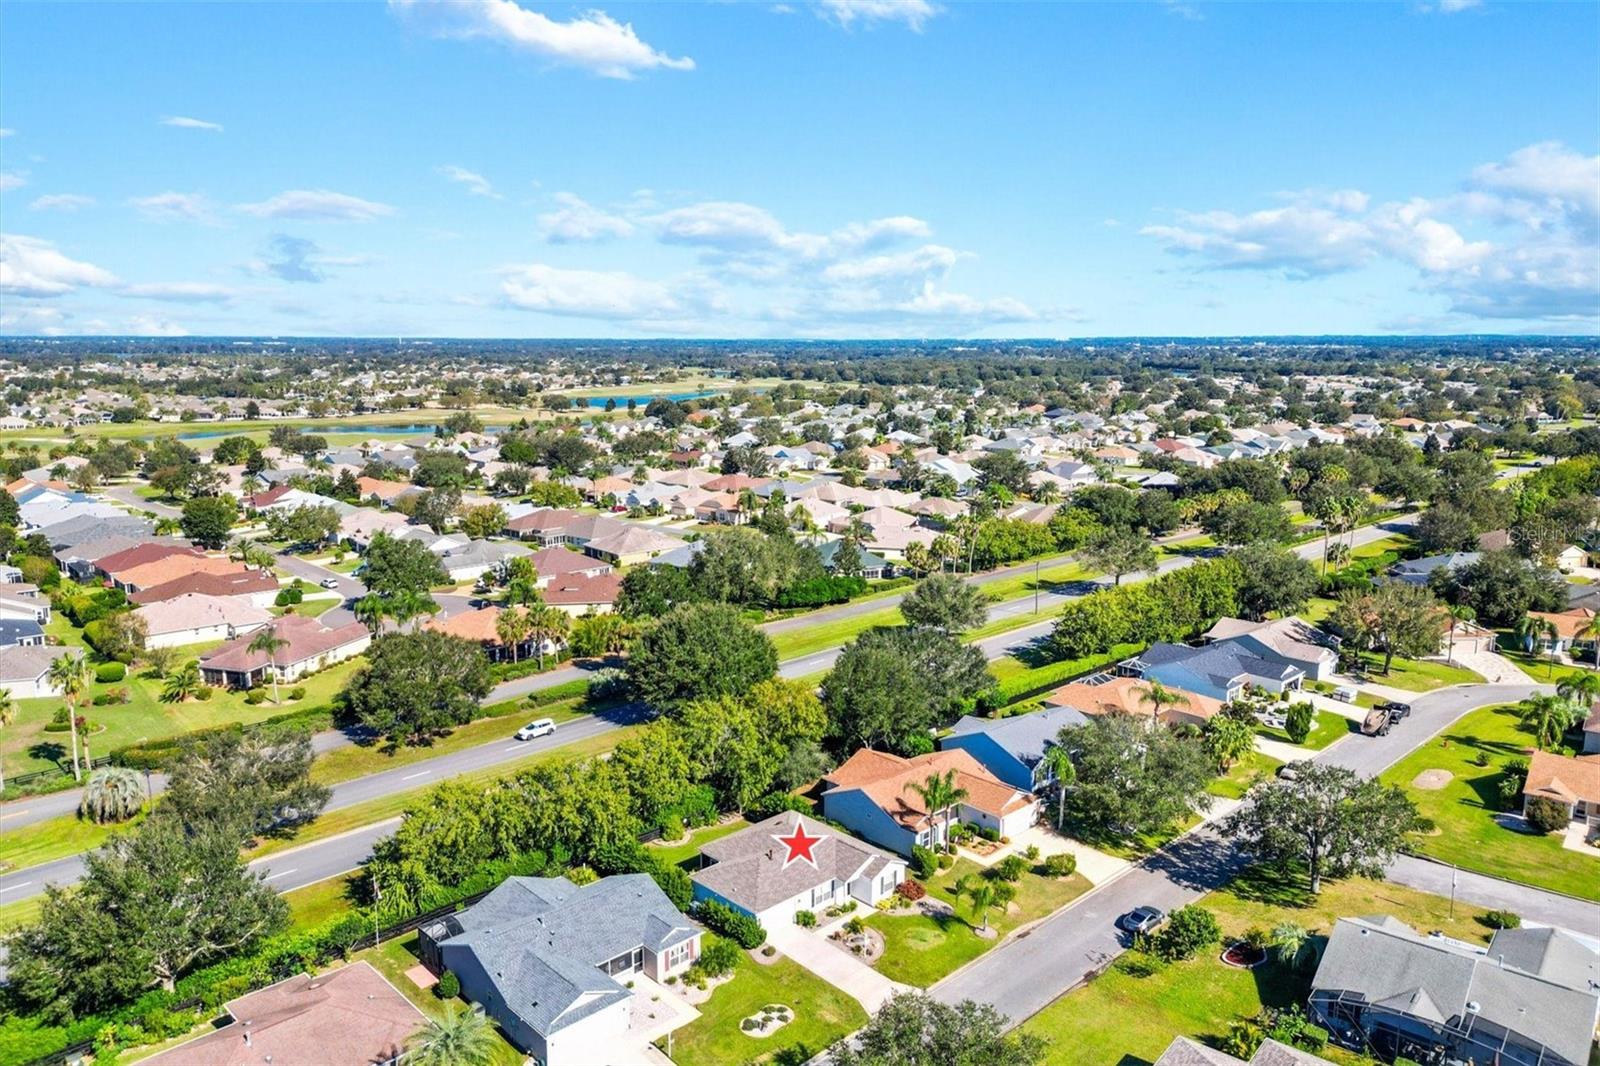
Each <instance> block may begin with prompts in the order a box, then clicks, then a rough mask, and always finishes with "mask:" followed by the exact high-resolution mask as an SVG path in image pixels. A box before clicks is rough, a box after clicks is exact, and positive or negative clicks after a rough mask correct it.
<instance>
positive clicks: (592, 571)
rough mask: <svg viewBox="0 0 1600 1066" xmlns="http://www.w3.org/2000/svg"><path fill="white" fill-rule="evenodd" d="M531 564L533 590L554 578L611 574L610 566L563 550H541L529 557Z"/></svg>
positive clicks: (545, 584)
mask: <svg viewBox="0 0 1600 1066" xmlns="http://www.w3.org/2000/svg"><path fill="white" fill-rule="evenodd" d="M527 558H528V561H529V562H530V563H532V564H533V570H534V573H535V574H537V575H538V577H537V578H536V579H535V580H534V587H535V588H541V589H542V588H544V587H546V586H547V585H549V584H550V582H551V581H553V580H555V579H556V578H572V577H599V576H600V575H601V574H609V573H611V564H610V563H608V562H606V561H605V560H603V559H596V558H595V557H594V556H592V555H581V554H579V553H578V552H574V551H568V550H567V549H565V548H541V549H539V550H538V551H536V552H534V553H533V554H532V555H529V556H528V557H527Z"/></svg>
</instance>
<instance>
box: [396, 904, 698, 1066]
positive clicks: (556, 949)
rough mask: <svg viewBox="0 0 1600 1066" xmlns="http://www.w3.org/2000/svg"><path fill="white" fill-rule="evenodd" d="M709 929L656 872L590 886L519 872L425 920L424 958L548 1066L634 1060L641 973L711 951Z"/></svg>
mask: <svg viewBox="0 0 1600 1066" xmlns="http://www.w3.org/2000/svg"><path fill="white" fill-rule="evenodd" d="M700 938H701V930H700V928H699V926H697V925H695V924H694V923H693V922H691V921H689V919H687V918H685V917H684V916H683V915H682V914H680V913H679V912H678V910H677V908H675V907H673V905H672V902H671V901H670V900H669V899H667V896H666V894H665V893H664V892H662V891H661V889H660V888H659V887H658V886H657V885H656V883H655V881H654V880H652V879H651V878H650V876H649V875H648V874H622V875H619V876H615V877H607V878H604V879H602V880H599V881H595V882H592V883H590V884H588V885H584V886H582V887H579V886H578V885H575V884H573V883H572V882H571V881H568V880H567V879H566V878H564V877H511V878H507V879H506V880H505V881H503V882H501V884H500V886H499V887H498V888H496V889H494V890H493V891H492V892H490V893H489V894H488V895H487V896H485V897H484V898H483V899H481V900H480V901H478V902H477V903H476V904H474V905H473V906H471V907H468V908H467V909H466V910H464V911H460V912H458V913H455V914H451V915H449V916H447V917H444V918H441V919H439V920H438V921H436V922H434V923H432V924H430V925H426V926H424V927H423V928H422V929H421V930H420V932H419V947H420V949H421V956H422V961H423V962H424V963H425V964H427V965H428V966H429V967H430V968H431V969H433V970H435V971H443V970H448V971H450V972H451V973H453V974H455V975H456V978H457V979H458V980H459V981H460V982H461V992H462V994H463V995H465V996H466V997H467V998H468V999H469V1000H472V1001H473V1002H475V1003H478V1004H479V1005H481V1006H482V1007H483V1010H484V1013H485V1014H487V1015H488V1016H489V1017H491V1018H493V1019H494V1020H495V1022H496V1023H497V1024H499V1026H500V1028H501V1029H502V1030H503V1031H504V1032H505V1034H506V1035H507V1036H508V1037H509V1038H510V1039H511V1041H512V1043H514V1044H516V1045H517V1047H518V1048H520V1049H521V1050H523V1051H525V1052H527V1053H528V1054H529V1055H531V1056H532V1057H533V1058H534V1060H535V1061H537V1062H539V1063H541V1064H542V1066H571V1064H578V1063H592V1062H634V1061H639V1060H640V1058H641V1054H640V1052H641V1049H640V1048H639V1047H637V1046H634V1045H633V1041H635V1040H637V1039H638V1037H637V1036H634V1035H632V1034H630V1032H629V1029H630V1027H631V1025H632V1022H633V1010H634V993H633V991H632V990H631V989H630V988H629V987H628V985H629V984H631V983H632V982H633V978H634V975H636V974H642V975H643V976H645V977H647V978H649V979H650V980H652V981H664V980H665V979H666V978H668V977H673V976H676V975H678V974H680V973H682V972H683V971H684V970H686V969H688V968H689V965H690V964H691V963H693V962H694V960H695V959H697V958H699V956H700Z"/></svg>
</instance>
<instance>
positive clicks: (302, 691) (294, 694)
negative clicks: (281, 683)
mask: <svg viewBox="0 0 1600 1066" xmlns="http://www.w3.org/2000/svg"><path fill="white" fill-rule="evenodd" d="M289 698H290V699H291V700H303V699H305V698H306V687H305V686H304V685H296V686H295V687H294V688H292V689H290V690H289Z"/></svg>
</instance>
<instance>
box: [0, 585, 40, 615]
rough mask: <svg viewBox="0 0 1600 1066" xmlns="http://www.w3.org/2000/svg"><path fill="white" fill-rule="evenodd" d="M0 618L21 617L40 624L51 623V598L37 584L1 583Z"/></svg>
mask: <svg viewBox="0 0 1600 1066" xmlns="http://www.w3.org/2000/svg"><path fill="white" fill-rule="evenodd" d="M0 618H20V619H24V620H26V621H30V622H37V623H39V624H40V625H48V624H49V623H50V600H49V598H48V597H45V596H41V595H39V589H38V587H37V586H34V585H28V584H24V583H23V582H21V581H14V582H10V583H8V584H0Z"/></svg>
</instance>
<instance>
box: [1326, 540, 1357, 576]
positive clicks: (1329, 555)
mask: <svg viewBox="0 0 1600 1066" xmlns="http://www.w3.org/2000/svg"><path fill="white" fill-rule="evenodd" d="M1349 561H1350V545H1348V544H1345V543H1344V542H1343V541H1341V542H1339V543H1338V544H1330V545H1328V547H1327V549H1326V550H1325V551H1324V552H1323V553H1322V572H1323V573H1324V574H1326V573H1327V572H1328V567H1329V566H1332V567H1333V568H1334V569H1335V570H1337V569H1339V568H1340V567H1342V566H1344V564H1346V563H1348V562H1349Z"/></svg>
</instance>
